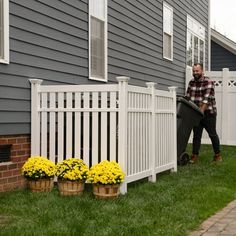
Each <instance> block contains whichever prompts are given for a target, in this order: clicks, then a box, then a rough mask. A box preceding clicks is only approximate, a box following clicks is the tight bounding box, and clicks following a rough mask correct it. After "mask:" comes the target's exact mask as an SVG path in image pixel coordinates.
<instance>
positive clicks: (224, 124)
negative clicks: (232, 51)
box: [221, 68, 229, 145]
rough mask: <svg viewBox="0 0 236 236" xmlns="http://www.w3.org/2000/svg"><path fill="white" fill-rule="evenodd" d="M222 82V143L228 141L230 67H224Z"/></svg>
mask: <svg viewBox="0 0 236 236" xmlns="http://www.w3.org/2000/svg"><path fill="white" fill-rule="evenodd" d="M222 77H223V78H222V83H223V88H222V104H221V105H222V119H221V121H222V122H221V130H222V144H225V145H226V144H227V143H228V126H229V122H228V112H229V107H228V104H229V101H228V100H229V99H228V96H229V93H228V78H229V69H228V68H223V71H222Z"/></svg>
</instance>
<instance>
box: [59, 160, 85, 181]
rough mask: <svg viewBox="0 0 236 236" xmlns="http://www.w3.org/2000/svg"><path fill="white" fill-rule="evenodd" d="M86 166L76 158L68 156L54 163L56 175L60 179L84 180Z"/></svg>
mask: <svg viewBox="0 0 236 236" xmlns="http://www.w3.org/2000/svg"><path fill="white" fill-rule="evenodd" d="M88 170H89V169H88V166H87V165H86V164H85V163H84V161H83V160H81V159H78V158H68V159H66V160H64V161H62V162H59V163H58V164H57V165H56V176H57V177H58V178H59V179H61V180H72V181H76V180H86V179H87V175H88Z"/></svg>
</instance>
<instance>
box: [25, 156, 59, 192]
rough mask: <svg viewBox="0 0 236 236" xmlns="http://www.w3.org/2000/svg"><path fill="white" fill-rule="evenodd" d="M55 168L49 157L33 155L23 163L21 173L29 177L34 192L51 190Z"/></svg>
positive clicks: (29, 185)
mask: <svg viewBox="0 0 236 236" xmlns="http://www.w3.org/2000/svg"><path fill="white" fill-rule="evenodd" d="M55 168H56V166H55V164H54V163H53V162H52V161H50V160H48V159H47V158H45V157H41V156H32V157H30V158H29V159H28V160H27V161H26V162H25V164H24V165H23V167H22V169H21V173H22V175H23V176H24V177H25V178H26V179H27V182H28V187H29V189H30V190H31V191H32V192H43V191H51V190H52V188H53V177H54V176H55V170H56V169H55Z"/></svg>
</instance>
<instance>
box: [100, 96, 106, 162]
mask: <svg viewBox="0 0 236 236" xmlns="http://www.w3.org/2000/svg"><path fill="white" fill-rule="evenodd" d="M101 108H102V110H106V109H107V92H102V93H101ZM106 157H107V111H102V112H101V160H102V161H103V160H106Z"/></svg>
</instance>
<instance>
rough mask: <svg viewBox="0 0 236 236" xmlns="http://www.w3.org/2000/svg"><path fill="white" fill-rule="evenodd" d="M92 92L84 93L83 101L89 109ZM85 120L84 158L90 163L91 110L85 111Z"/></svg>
mask: <svg viewBox="0 0 236 236" xmlns="http://www.w3.org/2000/svg"><path fill="white" fill-rule="evenodd" d="M89 95H90V93H89V92H84V94H83V103H84V108H85V109H89V102H90V96H89ZM83 122H84V127H83V160H84V161H85V163H87V164H88V165H89V164H90V163H89V151H90V149H89V137H90V135H89V134H90V126H89V112H88V111H85V112H83Z"/></svg>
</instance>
